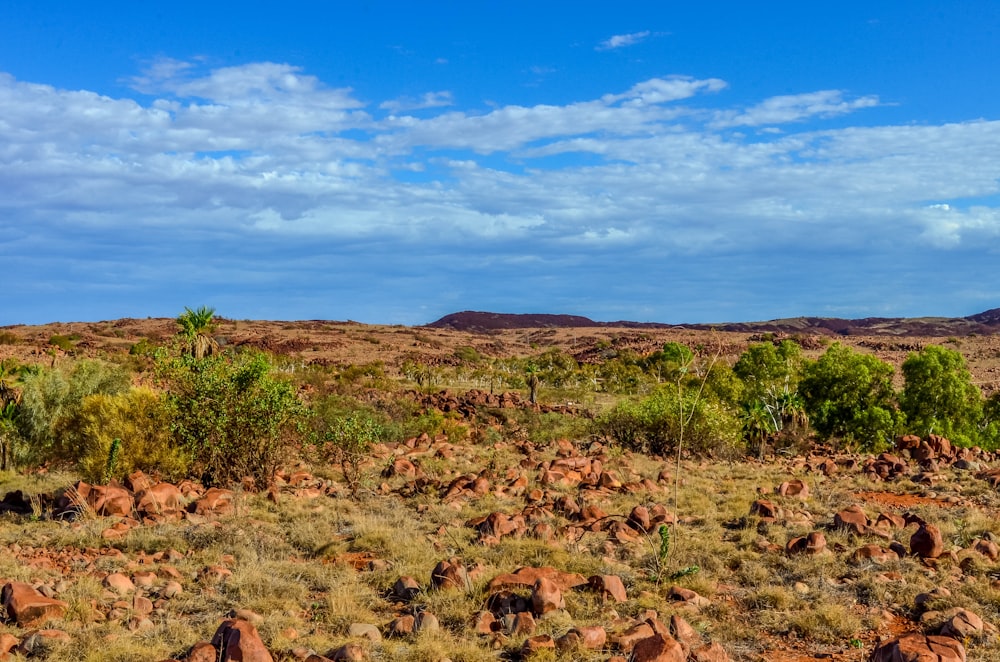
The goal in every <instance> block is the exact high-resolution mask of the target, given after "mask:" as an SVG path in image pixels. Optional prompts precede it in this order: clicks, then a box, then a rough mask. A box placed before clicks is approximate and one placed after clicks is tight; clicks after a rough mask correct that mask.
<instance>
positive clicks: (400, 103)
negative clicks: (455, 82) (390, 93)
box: [378, 90, 455, 113]
mask: <svg viewBox="0 0 1000 662" xmlns="http://www.w3.org/2000/svg"><path fill="white" fill-rule="evenodd" d="M454 104H455V100H454V99H453V98H452V94H451V92H448V91H447V90H445V91H442V92H426V93H425V94H424V95H423V96H421V97H419V98H416V99H414V98H412V97H401V98H399V99H393V100H392V101H383V102H382V103H380V104H379V106H378V107H379V108H381V109H382V110H388V111H390V112H393V113H400V112H405V111H410V110H423V109H425V108H443V107H445V106H452V105H454Z"/></svg>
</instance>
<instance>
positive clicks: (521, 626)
mask: <svg viewBox="0 0 1000 662" xmlns="http://www.w3.org/2000/svg"><path fill="white" fill-rule="evenodd" d="M535 627H536V625H535V618H534V616H532V615H531V612H528V611H522V612H519V613H517V614H514V618H513V619H512V621H511V625H510V632H509V633H510V634H511V635H512V636H517V635H525V634H526V635H532V634H534V633H535Z"/></svg>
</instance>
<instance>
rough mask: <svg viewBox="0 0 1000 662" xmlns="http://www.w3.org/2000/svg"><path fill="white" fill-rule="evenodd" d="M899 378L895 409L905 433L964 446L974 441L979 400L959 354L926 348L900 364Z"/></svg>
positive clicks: (978, 417)
mask: <svg viewBox="0 0 1000 662" xmlns="http://www.w3.org/2000/svg"><path fill="white" fill-rule="evenodd" d="M903 378H904V379H905V380H906V385H905V386H904V388H903V392H902V394H901V395H900V398H899V405H900V409H902V411H903V413H904V414H906V426H907V429H908V430H910V431H911V432H914V433H916V434H920V435H927V434H930V433H936V434H940V435H943V436H946V437H948V438H950V439H952V440H953V441H957V442H958V443H961V444H965V445H968V444H971V443H972V442H973V441H975V440H976V438H977V436H978V430H977V424H978V423H979V422H980V419H981V418H982V414H983V397H982V394H981V393H980V392H979V388H978V387H976V385H975V384H973V383H972V375H970V374H969V370H968V368H966V366H965V359H964V358H963V357H962V355H961V354H960V353H958V352H957V351H956V350H953V349H948V348H947V347H940V346H937V345H928V346H927V347H925V348H924V349H922V350H921V351H920V352H915V353H911V354H910V355H909V356H908V357H907V359H906V361H904V362H903Z"/></svg>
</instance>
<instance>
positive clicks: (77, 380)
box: [17, 361, 131, 464]
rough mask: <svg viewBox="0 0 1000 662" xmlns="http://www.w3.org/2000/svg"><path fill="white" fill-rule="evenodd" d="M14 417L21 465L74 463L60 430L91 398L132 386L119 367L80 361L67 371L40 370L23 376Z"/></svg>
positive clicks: (125, 373) (72, 455)
mask: <svg viewBox="0 0 1000 662" xmlns="http://www.w3.org/2000/svg"><path fill="white" fill-rule="evenodd" d="M23 383H24V387H23V389H22V392H21V402H20V405H19V413H18V416H17V427H18V431H19V432H20V437H21V438H22V439H23V440H24V454H23V456H22V457H21V458H20V460H21V461H23V462H28V463H35V464H42V463H45V462H48V461H53V460H66V459H69V460H70V461H74V460H73V458H74V457H75V455H74V453H73V451H72V449H69V448H67V447H66V443H68V442H64V440H63V439H62V430H63V429H64V428H65V426H66V425H68V423H69V421H70V420H71V419H72V418H73V417H74V416H75V415H76V414H77V412H78V411H79V408H80V406H81V405H82V403H83V401H84V399H85V398H86V397H88V396H91V395H97V394H104V395H115V394H117V393H124V392H126V391H127V390H128V389H129V388H130V386H131V384H130V381H129V376H128V373H127V372H126V371H125V370H124V369H122V368H121V367H119V366H115V365H112V364H109V363H104V362H101V361H79V362H77V363H75V364H73V365H72V366H71V367H70V368H68V369H51V368H42V369H39V370H37V371H35V372H30V373H28V374H25V375H24V377H23Z"/></svg>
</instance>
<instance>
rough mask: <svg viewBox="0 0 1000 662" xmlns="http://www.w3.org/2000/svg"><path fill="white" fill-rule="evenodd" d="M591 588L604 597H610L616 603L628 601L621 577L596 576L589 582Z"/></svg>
mask: <svg viewBox="0 0 1000 662" xmlns="http://www.w3.org/2000/svg"><path fill="white" fill-rule="evenodd" d="M588 583H589V584H590V588H591V589H593V590H595V591H597V592H598V593H600V594H601V595H602V596H608V597H610V598H611V599H612V600H614V601H615V602H625V601H626V600H628V595H626V593H625V585H624V584H623V583H622V580H621V577H618V576H617V575H594V576H593V577H591V578H590V580H589V581H588Z"/></svg>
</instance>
